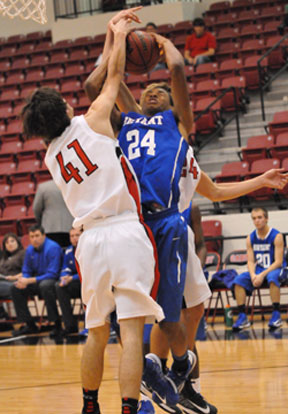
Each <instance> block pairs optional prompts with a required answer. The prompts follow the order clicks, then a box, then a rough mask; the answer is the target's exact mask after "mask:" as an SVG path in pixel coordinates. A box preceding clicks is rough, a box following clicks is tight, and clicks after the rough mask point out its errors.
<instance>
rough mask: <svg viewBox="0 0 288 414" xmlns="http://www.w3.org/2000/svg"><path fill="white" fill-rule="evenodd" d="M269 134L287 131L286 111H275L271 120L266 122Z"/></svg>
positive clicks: (287, 114) (287, 113)
mask: <svg viewBox="0 0 288 414" xmlns="http://www.w3.org/2000/svg"><path fill="white" fill-rule="evenodd" d="M268 128H269V132H270V134H271V135H274V136H277V135H278V134H281V133H282V132H288V111H281V112H276V113H275V114H274V116H273V120H272V122H270V123H269V124H268Z"/></svg>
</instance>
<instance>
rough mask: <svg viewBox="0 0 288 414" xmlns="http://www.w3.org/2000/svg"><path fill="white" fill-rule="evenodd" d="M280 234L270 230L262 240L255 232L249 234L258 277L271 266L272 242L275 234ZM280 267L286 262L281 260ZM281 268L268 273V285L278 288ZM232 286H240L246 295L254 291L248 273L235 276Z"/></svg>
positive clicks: (273, 256) (272, 229) (273, 259)
mask: <svg viewBox="0 0 288 414" xmlns="http://www.w3.org/2000/svg"><path fill="white" fill-rule="evenodd" d="M279 233H280V232H279V231H278V230H276V229H274V228H272V227H271V228H270V229H269V231H268V233H267V234H266V236H265V238H264V239H261V238H260V237H259V235H258V233H257V230H254V231H253V232H252V233H251V234H250V243H251V246H252V249H253V252H254V260H255V263H256V269H255V273H256V274H257V275H258V274H259V273H261V272H263V271H264V270H265V269H268V267H270V266H271V264H272V263H273V262H274V261H275V251H274V250H275V246H274V241H275V237H276V236H277V234H279ZM282 266H286V261H285V259H284V258H283V263H282ZM281 269H282V267H279V268H278V269H275V270H272V271H271V272H269V273H268V274H267V276H266V278H265V280H266V281H267V283H268V285H270V283H272V282H273V283H275V285H276V286H278V287H280V283H279V275H280V272H281ZM234 285H240V286H242V287H243V288H244V289H245V290H246V292H247V294H248V295H251V293H252V292H253V290H254V289H255V288H254V286H253V284H252V281H251V277H250V273H249V272H244V273H241V274H240V275H239V276H236V278H235V280H234Z"/></svg>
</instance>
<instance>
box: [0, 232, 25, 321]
mask: <svg viewBox="0 0 288 414" xmlns="http://www.w3.org/2000/svg"><path fill="white" fill-rule="evenodd" d="M24 256H25V250H24V249H23V246H22V244H21V242H20V240H19V238H18V237H17V236H16V234H14V233H7V234H5V236H4V238H3V250H2V256H1V259H0V299H11V288H12V286H13V284H14V282H15V281H16V280H18V279H19V278H20V277H21V276H22V265H23V260H24ZM1 315H2V316H5V315H6V312H5V310H4V307H3V306H2V305H1V306H0V318H1Z"/></svg>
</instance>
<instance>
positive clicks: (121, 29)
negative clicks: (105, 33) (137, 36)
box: [109, 17, 131, 35]
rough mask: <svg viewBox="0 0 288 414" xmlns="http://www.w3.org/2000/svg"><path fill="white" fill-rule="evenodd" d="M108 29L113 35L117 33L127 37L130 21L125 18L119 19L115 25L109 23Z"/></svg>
mask: <svg viewBox="0 0 288 414" xmlns="http://www.w3.org/2000/svg"><path fill="white" fill-rule="evenodd" d="M109 27H110V28H111V30H112V31H113V33H114V35H115V34H117V33H124V34H125V35H127V34H128V33H129V32H130V30H131V19H126V18H125V17H124V18H122V19H120V20H119V21H118V22H117V23H112V22H109Z"/></svg>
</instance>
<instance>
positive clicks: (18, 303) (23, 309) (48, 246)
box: [11, 224, 62, 336]
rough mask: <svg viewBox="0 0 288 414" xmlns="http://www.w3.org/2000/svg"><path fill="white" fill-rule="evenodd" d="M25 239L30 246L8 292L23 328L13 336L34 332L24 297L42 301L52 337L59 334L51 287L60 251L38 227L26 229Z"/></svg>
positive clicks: (58, 322) (57, 315)
mask: <svg viewBox="0 0 288 414" xmlns="http://www.w3.org/2000/svg"><path fill="white" fill-rule="evenodd" d="M29 238H30V243H31V244H30V245H29V246H28V247H27V249H26V254H25V259H24V264H23V267H22V277H20V278H19V279H18V280H17V281H16V282H15V284H14V286H12V288H11V296H12V299H13V303H14V306H15V310H16V315H17V320H18V321H19V322H24V323H25V324H26V325H23V326H22V327H21V328H19V329H18V330H16V331H13V336H19V335H26V334H31V333H37V332H38V328H37V326H36V324H35V322H34V319H33V317H32V316H31V314H30V312H29V309H28V303H27V299H28V297H29V296H34V295H40V296H41V297H42V298H43V299H44V302H45V305H46V308H47V313H48V320H49V321H50V322H54V324H55V326H54V330H53V331H52V333H51V335H52V336H56V335H57V334H59V333H60V332H61V319H60V316H59V313H58V309H57V303H56V289H55V283H56V281H57V279H58V277H59V272H60V269H61V264H62V249H61V247H60V246H59V244H57V243H56V242H54V241H53V240H50V239H48V237H46V235H45V231H44V229H43V227H41V226H39V225H38V224H35V225H33V226H31V227H30V228H29Z"/></svg>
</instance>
